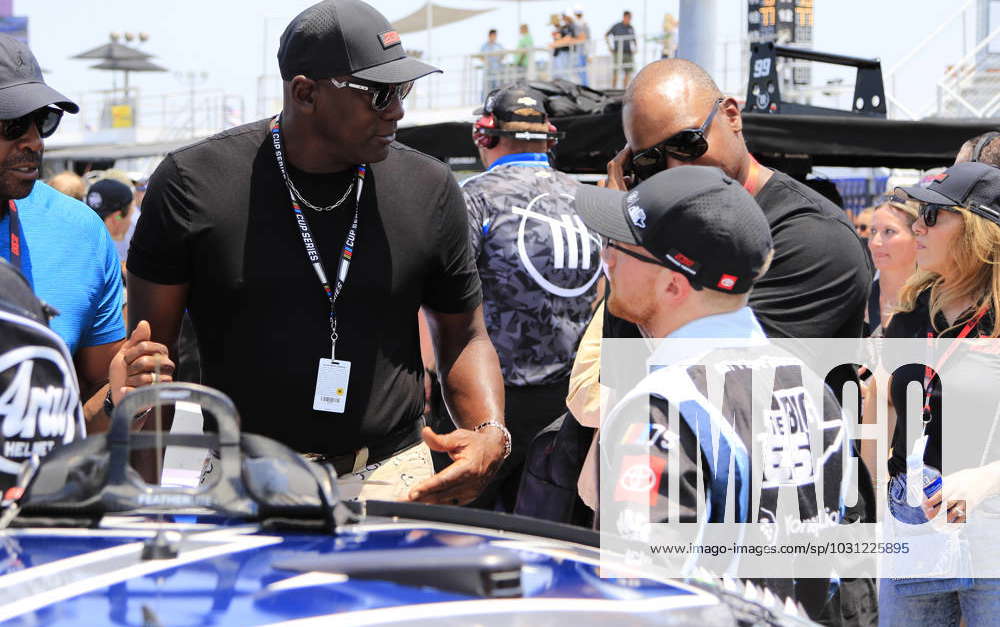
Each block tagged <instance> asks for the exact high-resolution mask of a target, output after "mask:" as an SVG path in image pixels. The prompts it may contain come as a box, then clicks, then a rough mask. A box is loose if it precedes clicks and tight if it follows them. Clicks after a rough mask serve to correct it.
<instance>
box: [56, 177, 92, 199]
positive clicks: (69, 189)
mask: <svg viewBox="0 0 1000 627" xmlns="http://www.w3.org/2000/svg"><path fill="white" fill-rule="evenodd" d="M48 183H49V185H50V186H51V187H52V188H53V189H55V190H56V191H59V192H62V193H64V194H66V195H67V196H69V197H70V198H76V199H77V200H83V195H84V193H86V191H87V184H86V183H85V182H84V180H83V177H81V176H80V175H78V174H77V173H76V172H72V171H70V170H65V171H63V172H60V173H59V174H56V175H55V176H53V177H52V178H50V179H49V181H48Z"/></svg>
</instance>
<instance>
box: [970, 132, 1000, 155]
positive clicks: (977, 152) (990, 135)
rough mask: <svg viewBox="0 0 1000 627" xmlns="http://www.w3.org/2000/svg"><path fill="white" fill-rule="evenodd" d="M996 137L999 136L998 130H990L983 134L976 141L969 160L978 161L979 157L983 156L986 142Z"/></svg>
mask: <svg viewBox="0 0 1000 627" xmlns="http://www.w3.org/2000/svg"><path fill="white" fill-rule="evenodd" d="M997 137H1000V132H997V131H990V132H989V133H986V134H985V135H983V137H982V139H980V140H979V141H978V142H976V147H975V148H973V149H972V158H971V159H969V161H973V162H976V161H979V158H980V157H981V156H983V148H986V144H988V143H990V142H991V141H993V140H994V139H996V138H997Z"/></svg>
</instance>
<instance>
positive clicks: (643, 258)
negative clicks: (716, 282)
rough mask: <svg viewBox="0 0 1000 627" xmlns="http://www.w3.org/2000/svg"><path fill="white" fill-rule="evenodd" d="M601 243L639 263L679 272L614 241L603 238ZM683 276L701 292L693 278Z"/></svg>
mask: <svg viewBox="0 0 1000 627" xmlns="http://www.w3.org/2000/svg"><path fill="white" fill-rule="evenodd" d="M601 243H602V244H603V245H604V247H605V248H614V249H615V250H617V251H619V252H621V253H624V254H626V255H628V256H629V257H632V258H633V259H638V260H639V261H642V262H645V263H651V264H653V265H656V266H660V267H663V268H666V269H667V270H672V271H673V272H677V268H675V267H673V266H671V265H670V264H668V263H666V262H664V261H660V260H659V259H656V258H655V257H647V256H646V255H640V254H639V253H637V252H634V251H631V250H629V249H628V248H625V247H624V246H621V245H619V244H616V243H615V242H613V241H612V240H609V239H607V238H606V237H602V238H601ZM681 276H683V277H684V278H685V279H687V281H688V283H690V284H691V287H692V288H694V289H695V290H701V286H700V285H698V284H697V283H695V282H694V281H692V280H691V277H689V276H687V275H684V274H683V273H682V274H681Z"/></svg>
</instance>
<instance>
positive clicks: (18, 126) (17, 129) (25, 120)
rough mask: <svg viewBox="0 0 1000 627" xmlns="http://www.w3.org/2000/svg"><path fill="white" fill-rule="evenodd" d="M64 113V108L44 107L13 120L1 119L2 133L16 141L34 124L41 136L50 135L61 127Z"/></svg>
mask: <svg viewBox="0 0 1000 627" xmlns="http://www.w3.org/2000/svg"><path fill="white" fill-rule="evenodd" d="M62 114H63V112H62V109H54V108H52V107H42V108H41V109H36V110H34V111H32V112H31V113H28V114H26V115H22V116H21V117H19V118H14V119H13V120H0V135H3V138H4V139H6V140H7V141H14V140H15V139H20V138H21V137H23V136H24V134H25V133H27V132H28V129H29V128H30V127H31V125H32V124H34V125H35V127H36V128H37V129H38V134H39V135H40V136H42V137H43V138H45V137H49V136H50V135H52V133H55V132H56V129H57V128H59V121H60V120H62Z"/></svg>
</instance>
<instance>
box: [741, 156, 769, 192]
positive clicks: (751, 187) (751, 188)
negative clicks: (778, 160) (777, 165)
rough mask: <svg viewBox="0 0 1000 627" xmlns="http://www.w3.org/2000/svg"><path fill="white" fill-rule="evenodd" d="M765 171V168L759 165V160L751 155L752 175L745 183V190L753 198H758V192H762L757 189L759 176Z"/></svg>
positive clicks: (748, 176)
mask: <svg viewBox="0 0 1000 627" xmlns="http://www.w3.org/2000/svg"><path fill="white" fill-rule="evenodd" d="M763 169H764V166H762V165H761V164H759V163H757V160H756V159H754V158H753V155H750V173H749V174H748V175H747V180H746V182H745V183H743V189H745V190H747V191H748V192H749V193H750V195H751V196H756V195H757V192H758V191H760V190H759V189H758V188H757V175H758V173H759V172H760V171H761V170H763Z"/></svg>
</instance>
